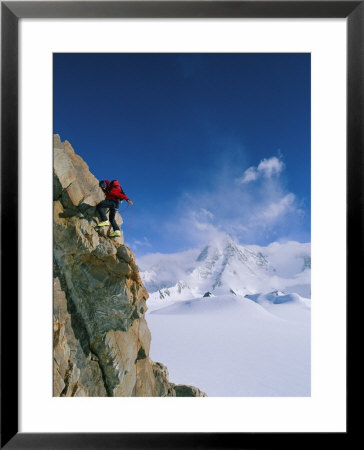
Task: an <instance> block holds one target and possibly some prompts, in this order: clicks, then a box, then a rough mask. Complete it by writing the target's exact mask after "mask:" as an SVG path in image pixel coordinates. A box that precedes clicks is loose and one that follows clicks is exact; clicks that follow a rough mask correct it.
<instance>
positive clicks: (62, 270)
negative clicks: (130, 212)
mask: <svg viewBox="0 0 364 450" xmlns="http://www.w3.org/2000/svg"><path fill="white" fill-rule="evenodd" d="M53 179H54V188H53V200H54V233H53V236H54V252H53V256H54V345H53V347H54V366H53V367H54V383H53V395H54V396H67V397H70V396H80V397H81V396H83V397H97V396H110V397H114V396H116V397H120V396H123V397H124V396H138V397H142V396H162V397H175V396H192V397H203V396H206V394H204V393H203V392H202V391H200V390H199V389H198V388H195V387H193V386H183V385H175V384H173V383H170V382H169V380H168V370H167V368H166V367H165V366H164V365H163V364H161V363H158V362H153V361H152V360H151V359H150V358H149V349H150V342H151V335H150V331H149V328H148V325H147V323H146V320H145V312H146V310H147V305H146V301H147V298H148V292H147V291H146V289H145V287H144V285H143V283H142V281H141V279H140V275H139V269H138V267H137V265H136V263H135V256H134V254H133V253H132V251H131V250H130V249H129V248H128V247H127V246H126V245H125V244H124V239H123V235H122V234H121V236H120V238H114V239H112V238H109V237H108V236H107V235H108V232H109V230H108V229H107V228H108V227H103V228H101V229H98V228H97V223H98V222H99V218H98V214H97V212H96V208H95V206H96V205H97V203H99V202H100V201H101V200H103V198H104V194H103V193H102V191H101V189H100V188H99V185H98V180H97V179H96V178H95V177H94V176H93V175H92V174H91V173H90V171H89V169H88V166H87V164H86V163H85V162H84V161H83V160H82V158H81V157H80V156H78V155H77V154H76V153H75V152H74V150H73V148H72V147H71V145H70V144H69V143H68V142H67V141H65V142H61V139H60V137H59V136H58V135H55V136H54V174H53ZM116 221H117V222H118V224H119V225H122V218H121V217H120V215H119V214H117V215H116Z"/></svg>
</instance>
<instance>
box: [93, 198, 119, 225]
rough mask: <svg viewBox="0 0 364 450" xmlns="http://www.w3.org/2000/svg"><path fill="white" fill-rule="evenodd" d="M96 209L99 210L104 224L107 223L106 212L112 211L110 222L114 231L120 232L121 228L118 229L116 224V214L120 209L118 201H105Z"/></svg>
mask: <svg viewBox="0 0 364 450" xmlns="http://www.w3.org/2000/svg"><path fill="white" fill-rule="evenodd" d="M96 208H97V211H98V213H99V214H100V217H101V220H102V221H103V222H105V221H106V220H107V216H106V210H107V209H109V210H110V213H109V220H110V223H111V225H112V227H113V229H114V231H116V230H120V228H119V227H118V224H117V223H116V222H115V214H116V211H117V210H118V209H119V202H118V201H114V200H103V201H102V202H100V203H99V204H98V205H97V206H96Z"/></svg>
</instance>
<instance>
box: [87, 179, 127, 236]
mask: <svg viewBox="0 0 364 450" xmlns="http://www.w3.org/2000/svg"><path fill="white" fill-rule="evenodd" d="M99 186H100V188H101V189H102V190H103V192H104V194H105V200H103V201H102V202H100V203H99V204H98V205H97V206H96V208H97V211H98V213H99V214H100V217H101V220H102V221H101V222H99V223H98V225H97V226H98V227H106V226H108V225H110V224H111V225H112V227H113V230H114V231H113V232H112V233H110V234H109V237H118V236H120V228H119V227H118V224H117V223H116V221H115V214H116V211H117V210H118V209H119V206H120V201H121V202H122V201H123V200H126V201H127V202H128V203H129V205H132V204H133V202H132V201H131V200H130V199H129V197H128V196H127V195H125V193H124V191H123V190H122V188H121V186H120V183H119V182H118V181H117V180H113V181H111V182H110V181H109V180H101V181H100V183H99ZM107 209H109V220H107V217H106V210H107Z"/></svg>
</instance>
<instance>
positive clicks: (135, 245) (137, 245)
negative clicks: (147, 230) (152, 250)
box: [133, 236, 152, 248]
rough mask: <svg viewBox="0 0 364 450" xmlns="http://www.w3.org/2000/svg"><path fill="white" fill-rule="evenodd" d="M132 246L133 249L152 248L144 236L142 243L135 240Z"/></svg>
mask: <svg viewBox="0 0 364 450" xmlns="http://www.w3.org/2000/svg"><path fill="white" fill-rule="evenodd" d="M133 246H134V247H135V248H136V247H152V244H151V243H150V242H149V239H148V238H147V237H146V236H144V239H143V240H142V241H141V240H138V239H135V240H134V241H133Z"/></svg>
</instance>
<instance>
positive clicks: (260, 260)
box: [138, 236, 311, 397]
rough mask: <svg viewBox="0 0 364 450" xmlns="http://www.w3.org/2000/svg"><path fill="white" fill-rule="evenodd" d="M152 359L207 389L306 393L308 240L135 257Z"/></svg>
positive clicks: (227, 241)
mask: <svg viewBox="0 0 364 450" xmlns="http://www.w3.org/2000/svg"><path fill="white" fill-rule="evenodd" d="M138 262H139V266H140V268H141V276H142V279H143V281H144V284H145V285H146V287H147V289H148V291H149V293H150V298H149V299H148V301H147V305H148V308H149V310H148V312H147V321H148V325H149V328H150V330H151V333H152V343H151V353H150V354H151V358H152V359H153V360H155V361H163V362H165V363H166V365H167V367H168V369H169V372H170V377H171V379H173V380H174V382H176V383H182V382H184V383H187V384H191V385H195V386H198V387H199V388H200V389H202V390H203V391H204V392H206V393H207V394H208V395H209V396H226V397H229V396H233V397H239V396H273V397H274V396H293V397H295V396H309V395H310V305H311V300H310V298H308V297H310V276H311V258H310V244H301V243H298V242H288V243H285V244H280V243H273V244H270V245H269V246H267V247H260V246H252V245H251V246H242V245H239V244H237V243H236V242H234V241H233V240H232V239H231V238H230V237H229V236H225V237H224V238H223V239H221V240H219V241H217V242H213V243H210V244H209V245H206V246H205V247H204V248H202V249H195V250H190V251H188V252H183V253H179V254H173V255H161V254H158V255H148V256H146V257H143V258H141V259H139V261H138Z"/></svg>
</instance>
